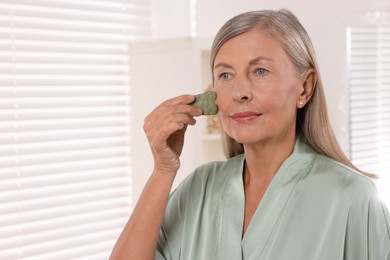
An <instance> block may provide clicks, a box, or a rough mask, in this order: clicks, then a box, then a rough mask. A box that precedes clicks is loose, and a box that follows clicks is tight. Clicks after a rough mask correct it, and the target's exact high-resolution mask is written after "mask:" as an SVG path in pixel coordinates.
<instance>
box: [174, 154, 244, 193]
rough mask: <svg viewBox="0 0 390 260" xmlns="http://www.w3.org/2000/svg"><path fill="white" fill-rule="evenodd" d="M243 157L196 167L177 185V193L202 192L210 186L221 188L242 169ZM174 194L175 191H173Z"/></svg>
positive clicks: (239, 156)
mask: <svg viewBox="0 0 390 260" xmlns="http://www.w3.org/2000/svg"><path fill="white" fill-rule="evenodd" d="M243 162H244V155H238V156H236V157H233V158H231V159H228V160H226V161H213V162H209V163H205V164H203V165H201V166H199V167H197V168H196V169H195V170H194V171H193V172H192V173H191V174H190V175H189V176H188V177H187V178H186V179H184V181H183V182H182V183H181V184H180V185H179V187H178V189H177V191H180V190H182V189H185V190H194V189H195V190H197V192H199V190H204V189H206V188H210V186H218V187H221V186H223V185H224V184H225V183H226V182H227V181H229V179H230V177H231V176H232V175H233V174H235V173H237V172H238V171H240V170H241V169H242V165H243ZM175 192H176V191H175Z"/></svg>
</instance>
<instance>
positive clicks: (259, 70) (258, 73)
mask: <svg viewBox="0 0 390 260" xmlns="http://www.w3.org/2000/svg"><path fill="white" fill-rule="evenodd" d="M256 74H257V75H260V76H263V75H265V74H267V70H266V69H264V68H260V69H257V70H256Z"/></svg>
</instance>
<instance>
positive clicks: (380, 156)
mask: <svg viewBox="0 0 390 260" xmlns="http://www.w3.org/2000/svg"><path fill="white" fill-rule="evenodd" d="M348 42H349V45H350V46H349V48H348V50H349V54H348V58H349V89H350V102H349V103H350V153H351V159H352V161H353V162H354V163H355V164H356V165H357V166H358V167H359V168H361V169H362V170H364V171H368V172H373V173H377V174H379V175H380V181H379V187H380V188H381V191H382V193H383V195H384V196H385V197H386V198H385V200H386V202H387V203H388V205H389V206H390V193H389V192H388V191H387V190H388V189H384V187H385V186H386V185H387V186H388V185H390V176H389V175H390V26H361V27H351V28H349V29H348Z"/></svg>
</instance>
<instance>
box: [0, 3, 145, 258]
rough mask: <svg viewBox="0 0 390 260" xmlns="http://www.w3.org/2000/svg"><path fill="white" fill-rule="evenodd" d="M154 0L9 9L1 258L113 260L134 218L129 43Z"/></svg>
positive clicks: (2, 30) (0, 62)
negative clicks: (120, 238) (117, 242)
mask: <svg viewBox="0 0 390 260" xmlns="http://www.w3.org/2000/svg"><path fill="white" fill-rule="evenodd" d="M149 16H150V14H149V6H148V1H143V0H127V1H126V0H82V1H80V0H34V1H30V0H2V1H1V2H0V259H39V260H43V259H107V258H108V255H109V253H110V250H111V249H112V247H113V245H114V243H115V240H116V239H117V237H118V235H119V233H120V231H121V229H122V228H123V225H124V224H125V222H126V220H127V218H128V216H129V212H130V211H131V207H132V205H131V175H130V163H131V161H130V157H129V154H130V151H129V149H130V148H129V147H130V145H129V141H130V120H131V119H130V113H129V109H130V104H129V103H130V97H129V85H128V82H129V79H128V76H129V75H128V71H129V68H128V55H127V46H128V43H129V41H131V40H135V39H139V38H144V37H146V36H148V35H149V33H150V19H149Z"/></svg>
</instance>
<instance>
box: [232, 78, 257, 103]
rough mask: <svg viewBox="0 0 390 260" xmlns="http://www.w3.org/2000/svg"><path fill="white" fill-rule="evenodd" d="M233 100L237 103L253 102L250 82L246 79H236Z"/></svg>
mask: <svg viewBox="0 0 390 260" xmlns="http://www.w3.org/2000/svg"><path fill="white" fill-rule="evenodd" d="M233 99H234V101H236V102H248V101H251V100H252V90H251V85H250V81H249V80H248V79H246V78H241V79H238V78H237V79H236V80H235V82H234V87H233Z"/></svg>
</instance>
